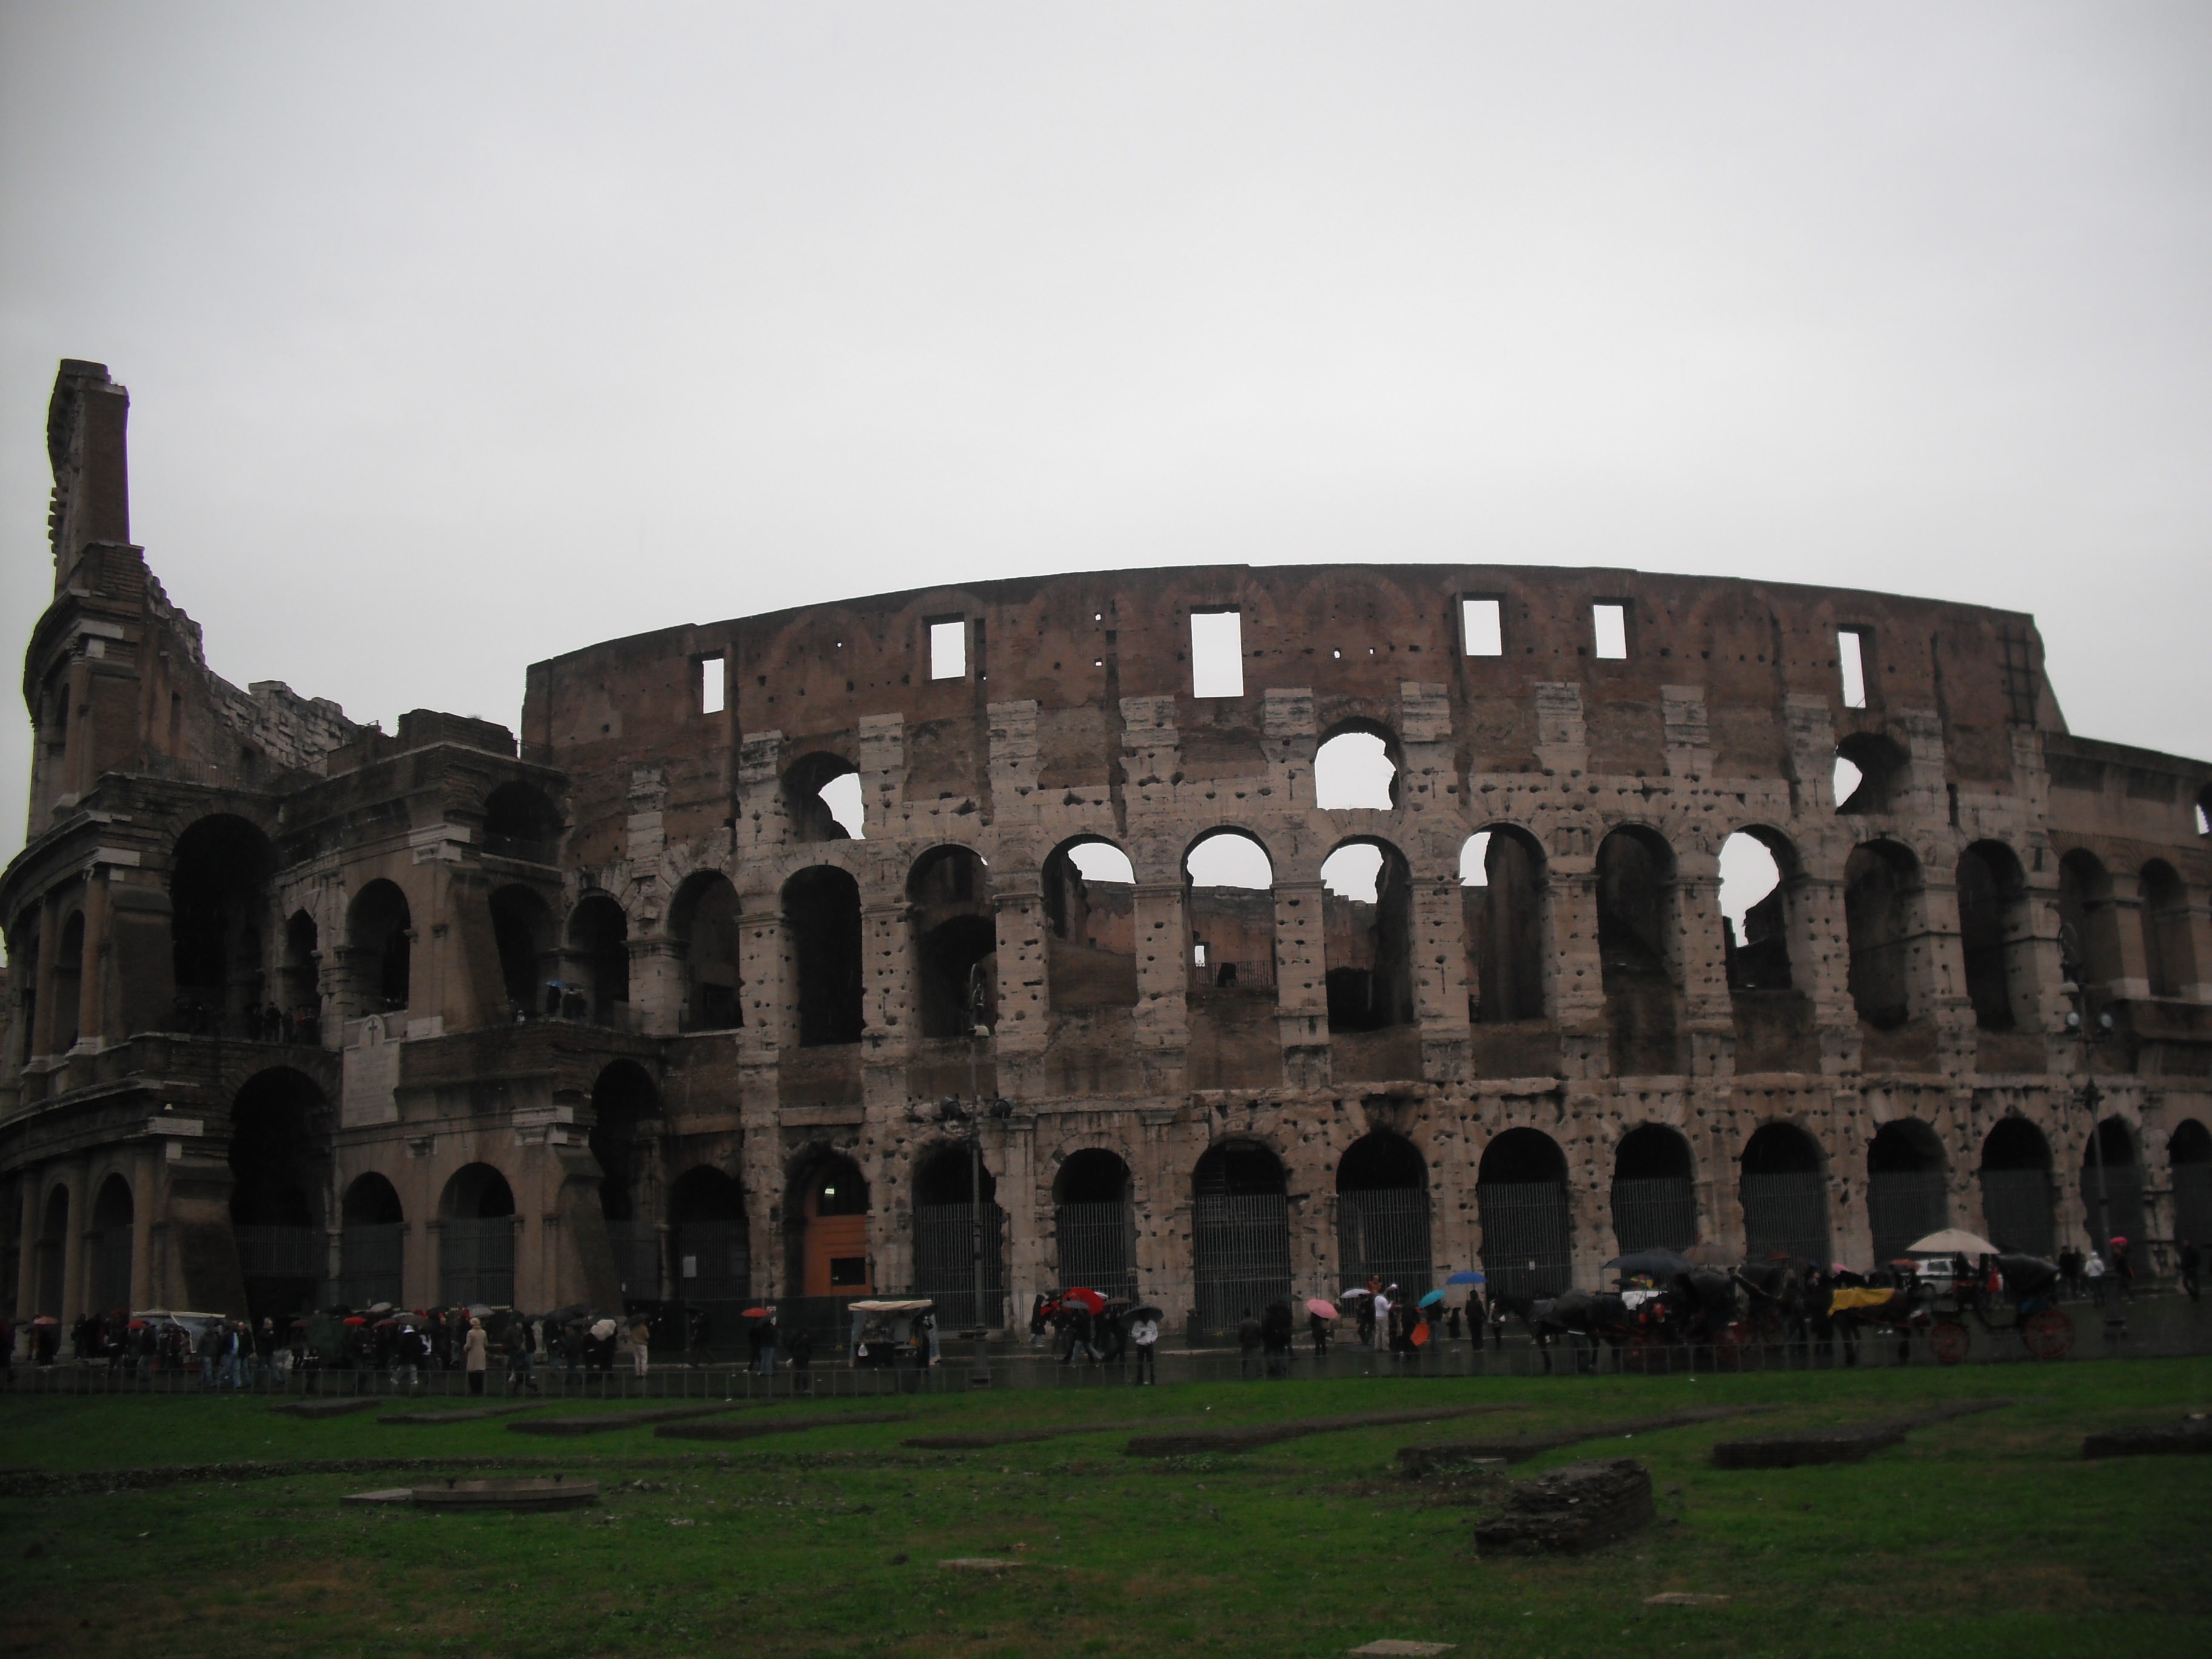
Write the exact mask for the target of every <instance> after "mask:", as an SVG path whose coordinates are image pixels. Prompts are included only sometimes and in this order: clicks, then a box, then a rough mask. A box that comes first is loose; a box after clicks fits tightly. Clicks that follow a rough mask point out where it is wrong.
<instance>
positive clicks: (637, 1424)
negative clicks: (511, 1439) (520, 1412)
mask: <svg viewBox="0 0 2212 1659" xmlns="http://www.w3.org/2000/svg"><path fill="white" fill-rule="evenodd" d="M749 1404H750V1402H749V1401H742V1400H737V1401H726V1402H724V1403H722V1404H720V1405H713V1406H665V1407H662V1408H661V1409H660V1410H659V1411H650V1412H594V1413H591V1414H590V1415H589V1416H586V1417H530V1418H525V1419H522V1420H521V1421H520V1422H515V1423H510V1424H508V1425H507V1432H508V1433H509V1434H603V1433H605V1432H606V1431H608V1430H610V1429H641V1428H644V1427H646V1426H647V1425H651V1424H654V1423H674V1422H678V1421H679V1420H681V1419H685V1418H691V1417H718V1416H720V1415H721V1414H722V1413H725V1412H739V1411H744V1410H745V1409H746V1408H747V1406H748V1405H749Z"/></svg>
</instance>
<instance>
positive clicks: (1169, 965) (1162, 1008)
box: [1131, 870, 1190, 1097]
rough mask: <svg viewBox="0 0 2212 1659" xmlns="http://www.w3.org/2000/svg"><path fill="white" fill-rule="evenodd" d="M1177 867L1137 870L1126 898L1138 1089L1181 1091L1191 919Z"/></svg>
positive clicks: (1158, 1094) (1187, 1020) (1186, 1046)
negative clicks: (1156, 875) (1166, 873)
mask: <svg viewBox="0 0 2212 1659" xmlns="http://www.w3.org/2000/svg"><path fill="white" fill-rule="evenodd" d="M1183 896H1184V895H1183V884H1182V872H1181V871H1180V870H1178V871H1177V872H1176V877H1175V879H1173V880H1170V881H1161V880H1158V879H1153V880H1146V879H1145V878H1144V877H1143V875H1142V874H1141V873H1140V874H1139V879H1138V881H1137V885H1136V889H1135V896H1134V897H1133V899H1132V901H1131V903H1132V906H1133V909H1134V912H1135V919H1136V926H1135V933H1136V943H1137V1008H1136V1014H1135V1018H1134V1024H1135V1026H1136V1044H1137V1055H1138V1059H1139V1062H1140V1063H1141V1065H1142V1067H1143V1076H1144V1081H1143V1092H1144V1093H1145V1094H1146V1095H1149V1096H1153V1097H1163V1096H1166V1097H1172V1096H1176V1095H1180V1094H1182V1093H1183V1092H1184V1087H1185V1085H1184V1082H1183V1078H1184V1068H1185V1066H1186V1064H1187V1062H1188V1056H1189V1053H1190V1012H1189V1009H1190V1002H1189V983H1190V970H1189V969H1188V966H1186V964H1187V963H1188V961H1189V959H1190V923H1189V919H1188V915H1186V913H1185V910H1184V906H1183Z"/></svg>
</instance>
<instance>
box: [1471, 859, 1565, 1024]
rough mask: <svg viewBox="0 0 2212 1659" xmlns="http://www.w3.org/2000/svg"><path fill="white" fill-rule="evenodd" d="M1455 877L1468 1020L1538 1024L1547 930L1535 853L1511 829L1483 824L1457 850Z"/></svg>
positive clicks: (1541, 878) (1542, 880) (1540, 870)
mask: <svg viewBox="0 0 2212 1659" xmlns="http://www.w3.org/2000/svg"><path fill="white" fill-rule="evenodd" d="M1459 879H1460V912H1461V915H1462V919H1463V921H1464V922H1465V931H1466V935H1467V983H1468V999H1467V1002H1468V1021H1469V1022H1470V1023H1471V1024H1478V1025H1505V1024H1515V1023H1517V1022H1520V1021H1523V1020H1538V1019H1541V1018H1544V978H1545V975H1544V960H1545V954H1546V951H1547V947H1548V944H1549V941H1548V939H1547V935H1548V933H1549V932H1550V921H1549V916H1548V907H1547V899H1546V896H1545V884H1546V881H1547V875H1546V872H1545V865H1544V849H1543V848H1542V847H1541V845H1540V844H1539V843H1538V842H1537V840H1536V838H1535V837H1534V836H1532V835H1530V834H1529V833H1528V831H1527V830H1526V829H1522V828H1521V827H1520V826H1519V825H1517V824H1510V823H1494V824H1492V825H1489V826H1488V827H1487V828H1485V829H1478V830H1476V831H1475V832H1474V834H1473V835H1472V836H1468V838H1467V841H1466V842H1465V843H1464V844H1463V845H1462V847H1461V848H1460V872H1459Z"/></svg>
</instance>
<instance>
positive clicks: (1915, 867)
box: [1844, 841, 1921, 1031]
mask: <svg viewBox="0 0 2212 1659" xmlns="http://www.w3.org/2000/svg"><path fill="white" fill-rule="evenodd" d="M1920 892H1921V887H1920V865H1919V861H1918V860H1916V859H1915V858H1914V857H1913V856H1912V854H1911V853H1910V852H1909V851H1907V850H1906V849H1905V848H1903V847H1901V846H1899V844H1898V843H1897V842H1890V841H1877V842H1866V843H1865V844H1864V845H1863V846H1861V847H1858V848H1856V849H1854V850H1853V852H1852V854H1851V855H1850V859H1849V860H1847V861H1846V862H1845V863H1844V925H1845V927H1846V928H1847V929H1848V931H1849V933H1850V969H1849V974H1848V980H1849V983H1850V993H1851V1002H1852V1004H1853V1006H1856V1007H1857V1010H1858V1015H1859V1018H1860V1019H1862V1020H1863V1021H1864V1022H1865V1023H1866V1024H1868V1025H1870V1026H1872V1027H1873V1028H1874V1029H1875V1030H1877V1031H1889V1030H1896V1029H1897V1028H1898V1027H1899V1026H1900V1025H1902V1024H1905V1022H1906V1021H1907V1020H1909V1019H1910V1018H1912V1012H1913V1009H1912V994H1911V975H1910V967H1911V963H1910V960H1909V952H1910V951H1911V945H1912V942H1913V940H1914V939H1916V938H1917V937H1918V935H1919V932H1920V929H1919V928H1918V927H1917V925H1916V921H1915V915H1914V913H1915V910H1916V908H1917V905H1918V902H1919V899H1920Z"/></svg>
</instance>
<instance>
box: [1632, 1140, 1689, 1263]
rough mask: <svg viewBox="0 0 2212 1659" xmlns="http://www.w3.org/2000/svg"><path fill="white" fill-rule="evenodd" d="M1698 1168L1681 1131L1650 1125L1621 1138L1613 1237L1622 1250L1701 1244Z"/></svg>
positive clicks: (1661, 1248) (1667, 1248)
mask: <svg viewBox="0 0 2212 1659" xmlns="http://www.w3.org/2000/svg"><path fill="white" fill-rule="evenodd" d="M1695 1168H1696V1166H1695V1165H1694V1164H1693V1163H1692V1159H1691V1156H1690V1143H1689V1142H1688V1141H1687V1140H1686V1139H1683V1138H1682V1134H1681V1132H1680V1130H1677V1129H1670V1128H1668V1127H1666V1126H1665V1125H1664V1124H1660V1123H1646V1124H1644V1126H1643V1127H1641V1128H1637V1129H1632V1130H1630V1131H1629V1132H1628V1133H1626V1134H1625V1135H1623V1136H1622V1137H1621V1138H1620V1146H1618V1147H1616V1148H1614V1150H1613V1243H1615V1244H1616V1245H1618V1246H1619V1247H1620V1252H1621V1254H1623V1255H1626V1254H1627V1253H1628V1252H1630V1251H1632V1250H1686V1249H1689V1248H1690V1246H1691V1245H1692V1244H1694V1243H1697V1242H1698V1193H1697V1187H1696V1183H1695V1179H1694V1176H1695Z"/></svg>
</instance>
